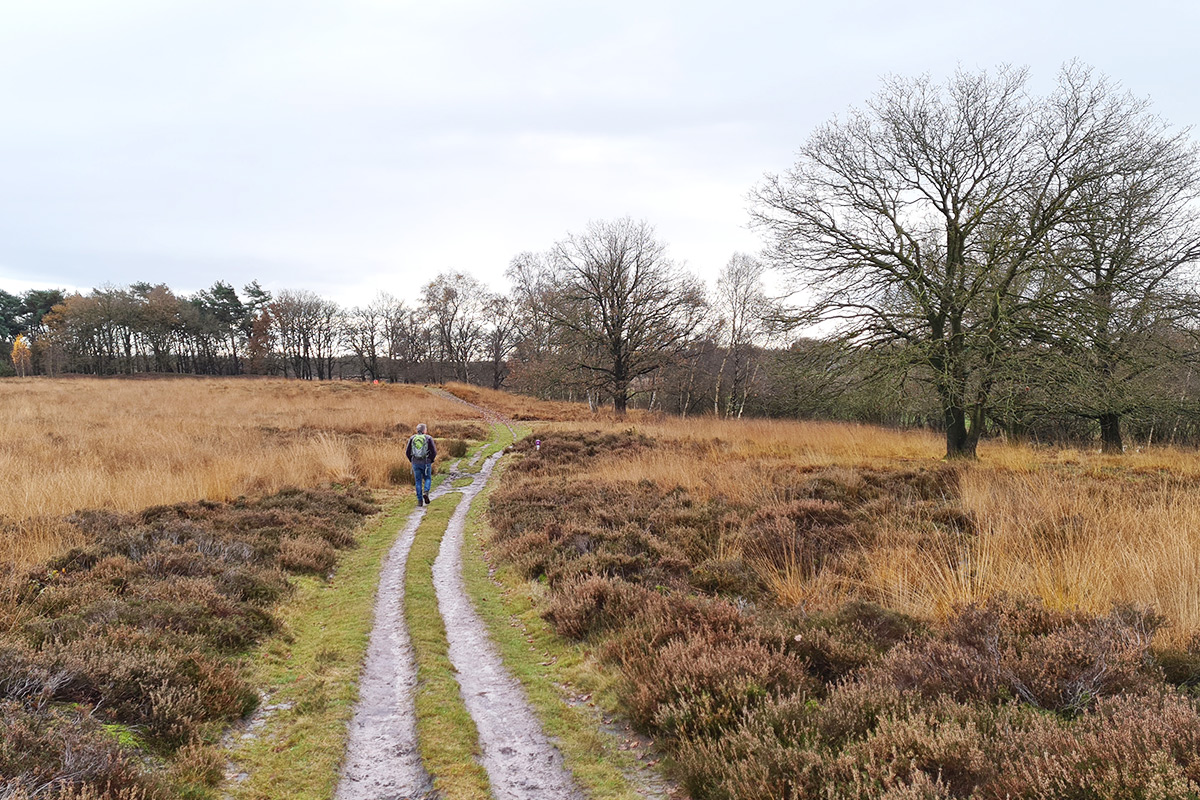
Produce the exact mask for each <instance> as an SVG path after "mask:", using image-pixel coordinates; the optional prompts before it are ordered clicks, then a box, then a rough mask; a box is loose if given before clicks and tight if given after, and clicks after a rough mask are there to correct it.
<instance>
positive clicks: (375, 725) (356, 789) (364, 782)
mask: <svg viewBox="0 0 1200 800" xmlns="http://www.w3.org/2000/svg"><path fill="white" fill-rule="evenodd" d="M455 399H457V398H455ZM467 405H471V404H469V403H468V404H467ZM475 408H478V410H479V411H480V412H482V414H483V416H484V417H485V418H486V419H487V420H488V421H489V422H493V423H499V424H505V425H507V421H506V420H503V419H502V418H500V417H498V416H497V415H496V414H495V413H494V412H491V411H489V410H487V409H483V408H479V407H478V406H475ZM509 430H510V431H511V427H510V428H509ZM501 455H502V453H495V454H493V455H492V456H491V457H489V458H488V459H487V460H486V461H484V463H483V465H482V466H481V467H480V468H479V471H478V472H477V473H470V472H460V471H459V469H458V465H457V464H455V465H453V466H452V467H451V468H450V470H449V475H448V476H447V477H446V479H445V480H444V481H443V482H442V484H441V485H440V486H439V487H438V488H437V489H436V490H434V491H433V492H432V494H431V497H433V498H437V497H440V496H442V495H445V494H448V493H452V492H461V495H462V496H461V497H460V499H459V501H458V505H457V507H456V508H455V511H454V514H453V515H452V516H451V518H450V522H449V524H448V526H447V529H446V532H445V534H444V535H443V537H442V544H441V549H440V550H439V553H438V557H437V560H436V561H435V562H434V566H433V580H434V587H435V589H436V592H437V598H438V608H439V611H440V612H441V615H442V619H443V622H444V623H445V627H446V638H447V641H448V643H449V655H450V660H451V662H452V663H453V664H454V668H455V670H456V678H457V680H458V683H459V686H460V689H461V692H462V696H463V700H464V703H465V704H466V706H467V710H468V711H469V712H470V714H471V717H472V718H473V719H474V721H475V725H476V727H477V729H478V731H479V737H480V750H481V752H482V754H483V757H482V761H483V766H484V768H485V769H486V770H487V773H488V778H489V780H490V782H491V785H492V792H493V794H494V795H495V797H496V798H497V800H533V799H534V798H537V799H538V800H542V799H543V798H544V799H545V800H559V799H560V798H561V799H562V800H574V799H575V798H581V797H582V795H581V794H580V792H579V791H578V789H577V788H576V787H575V785H574V782H573V781H572V779H571V776H570V775H569V773H568V772H567V770H566V768H565V767H564V766H563V760H562V756H561V755H560V754H559V752H558V750H557V749H556V748H555V747H554V746H553V745H552V744H551V743H550V742H549V740H548V739H547V738H546V735H545V733H543V732H542V728H541V723H540V722H539V721H538V719H537V717H536V716H535V715H534V712H533V709H532V708H531V707H530V705H529V702H528V701H527V700H526V698H525V694H524V690H523V689H522V688H521V686H520V684H519V683H518V682H517V681H516V680H515V679H514V678H513V677H512V676H511V675H509V673H508V671H507V670H506V669H505V668H504V665H503V663H502V661H501V659H500V656H499V654H498V653H497V651H496V649H495V647H494V646H493V645H492V643H491V641H490V639H489V638H488V634H487V628H486V626H485V625H484V623H483V621H482V620H481V619H480V618H479V616H478V615H477V614H476V613H475V609H474V607H473V606H472V604H471V600H470V598H469V597H468V595H467V592H466V587H465V586H464V584H463V580H462V557H461V551H462V537H463V534H464V528H465V525H466V519H467V514H468V512H469V510H470V506H471V502H472V501H473V500H474V499H475V497H476V496H477V495H478V494H479V492H480V491H482V489H483V488H484V486H485V485H486V483H487V481H488V479H489V478H490V477H491V474H492V470H493V468H494V467H495V465H496V462H497V461H498V460H499V459H500V457H501ZM481 456H482V450H481V451H480V453H478V454H476V456H475V458H473V459H472V460H471V462H470V466H472V467H474V466H475V465H476V464H478V463H479V460H480V457H481ZM461 478H471V479H472V482H471V484H470V485H469V486H466V487H462V488H455V487H453V486H452V485H451V484H452V483H453V482H454V481H455V480H458V479H461ZM424 516H425V510H424V509H423V508H419V509H414V510H413V512H412V513H411V514H410V515H409V518H408V521H407V523H406V524H405V526H404V529H403V530H402V531H401V532H400V535H399V536H398V538H397V539H396V543H395V544H394V545H393V546H392V549H391V551H390V552H389V553H388V557H387V559H386V561H385V563H384V565H383V569H382V571H381V573H380V580H379V588H378V591H377V595H376V601H375V624H374V627H373V628H372V631H371V639H370V643H369V645H368V650H367V657H366V661H365V663H364V666H363V672H362V675H361V678H360V681H359V701H358V704H357V705H356V706H355V710H354V717H353V720H352V721H351V723H350V731H349V738H348V741H347V746H346V757H345V760H344V762H343V768H342V776H341V780H340V782H339V784H338V788H337V793H336V795H335V797H336V798H337V800H401V798H424V797H434V796H436V795H435V793H434V791H433V781H432V779H431V777H430V775H429V774H428V773H427V772H426V771H425V768H424V766H423V765H422V763H421V756H420V751H419V750H418V748H417V729H416V710H415V693H416V689H417V668H416V660H415V656H414V653H413V648H412V643H411V641H410V639H409V635H408V631H407V629H406V627H405V624H404V580H405V570H406V566H407V560H408V554H409V551H410V550H411V548H412V545H413V540H414V538H415V536H416V531H417V527H418V526H419V525H420V523H421V520H422V518H423V517H424Z"/></svg>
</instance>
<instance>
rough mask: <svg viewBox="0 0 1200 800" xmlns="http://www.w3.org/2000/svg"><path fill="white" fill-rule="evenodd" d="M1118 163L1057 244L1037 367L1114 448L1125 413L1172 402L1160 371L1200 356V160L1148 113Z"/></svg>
mask: <svg viewBox="0 0 1200 800" xmlns="http://www.w3.org/2000/svg"><path fill="white" fill-rule="evenodd" d="M1120 151H1121V152H1122V154H1123V156H1122V159H1121V162H1120V170H1119V171H1115V172H1113V174H1110V175H1105V176H1102V177H1101V178H1099V179H1097V180H1096V181H1094V182H1092V183H1090V184H1088V185H1087V186H1085V187H1084V189H1083V190H1082V191H1081V193H1080V199H1079V202H1077V203H1076V206H1075V209H1074V213H1072V214H1071V215H1070V217H1069V218H1068V219H1067V221H1066V224H1065V225H1064V226H1063V228H1062V230H1061V232H1060V235H1059V236H1058V238H1057V241H1056V243H1055V244H1056V246H1055V248H1054V251H1053V258H1052V264H1053V270H1052V272H1051V274H1049V275H1048V276H1047V280H1046V281H1045V283H1044V289H1045V299H1046V303H1045V306H1044V309H1043V312H1042V313H1041V315H1040V316H1039V319H1038V330H1037V332H1038V333H1039V334H1041V336H1040V339H1041V341H1043V342H1048V343H1049V344H1050V346H1049V347H1048V348H1042V349H1037V350H1034V354H1035V356H1036V357H1035V358H1033V359H1032V361H1031V366H1032V368H1033V369H1034V370H1036V372H1037V375H1038V378H1039V380H1038V382H1039V383H1040V384H1042V385H1043V386H1044V387H1045V388H1046V390H1047V391H1046V392H1042V393H1039V394H1048V395H1049V396H1048V397H1047V401H1048V403H1047V404H1048V405H1050V404H1053V405H1054V406H1057V408H1059V409H1061V410H1064V411H1066V412H1068V413H1070V414H1073V415H1075V416H1078V417H1083V418H1086V419H1091V420H1094V421H1095V422H1097V423H1098V424H1099V427H1100V440H1101V444H1102V447H1103V449H1104V451H1105V452H1108V453H1119V452H1121V451H1122V450H1123V449H1124V442H1123V439H1122V435H1121V418H1122V417H1123V416H1124V415H1126V414H1128V413H1131V412H1137V411H1140V410H1144V409H1146V407H1147V406H1149V405H1152V404H1156V403H1162V402H1164V394H1165V392H1164V390H1165V388H1166V386H1165V381H1160V380H1157V379H1154V378H1155V376H1161V374H1162V373H1163V371H1164V370H1165V369H1168V368H1169V367H1170V366H1171V365H1172V364H1173V363H1177V362H1179V361H1182V360H1184V359H1186V358H1190V357H1191V356H1192V355H1193V354H1194V351H1195V347H1194V343H1193V342H1191V340H1190V339H1189V338H1187V337H1185V336H1182V335H1180V329H1181V328H1182V327H1184V326H1185V325H1187V324H1188V323H1190V322H1191V321H1192V320H1193V319H1194V318H1195V316H1196V312H1197V309H1198V305H1197V301H1196V297H1195V294H1194V292H1193V290H1192V287H1193V286H1194V285H1195V278H1196V274H1195V265H1196V261H1197V258H1198V257H1200V212H1198V211H1197V208H1196V200H1197V197H1198V195H1200V158H1198V154H1197V151H1196V148H1195V146H1194V145H1192V144H1191V143H1190V142H1189V141H1188V140H1187V138H1186V135H1185V134H1181V133H1171V132H1169V131H1168V130H1167V129H1166V127H1165V125H1164V124H1163V123H1161V122H1158V121H1154V120H1146V121H1144V122H1143V124H1142V125H1139V126H1134V127H1130V128H1129V129H1127V130H1126V131H1125V132H1124V134H1123V136H1122V137H1121V144H1120Z"/></svg>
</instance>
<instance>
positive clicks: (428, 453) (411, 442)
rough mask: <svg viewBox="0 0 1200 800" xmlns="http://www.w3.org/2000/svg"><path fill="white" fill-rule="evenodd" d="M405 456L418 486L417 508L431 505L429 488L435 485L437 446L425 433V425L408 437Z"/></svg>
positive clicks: (422, 424) (418, 427) (414, 481)
mask: <svg viewBox="0 0 1200 800" xmlns="http://www.w3.org/2000/svg"><path fill="white" fill-rule="evenodd" d="M404 455H406V456H407V457H408V460H409V461H410V462H411V463H412V471H413V483H415V484H416V485H417V507H418V508H420V507H421V506H427V505H429V488H430V485H431V484H432V483H433V460H434V459H435V458H437V445H435V444H434V443H433V437H432V436H430V435H429V434H427V433H425V423H424V422H422V423H421V424H420V425H418V426H417V432H416V433H414V434H413V435H412V436H410V437H408V447H406V448H404Z"/></svg>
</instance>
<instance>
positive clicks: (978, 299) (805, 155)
mask: <svg viewBox="0 0 1200 800" xmlns="http://www.w3.org/2000/svg"><path fill="white" fill-rule="evenodd" d="M1025 84H1026V73H1025V72H1024V71H1023V70H1014V69H1010V68H1002V69H1000V70H998V71H997V73H996V74H994V75H989V74H987V73H986V72H980V73H967V72H963V71H959V72H958V73H956V74H955V75H954V76H953V77H952V78H951V79H950V80H949V81H948V82H947V83H946V85H945V86H937V85H935V84H934V83H933V82H932V81H931V80H930V79H929V78H928V77H922V78H917V79H904V78H895V77H893V78H889V79H887V80H886V81H885V82H884V86H883V89H882V90H881V91H880V92H879V93H878V94H877V95H876V96H875V98H874V99H873V100H871V101H870V102H869V103H868V105H867V107H866V109H865V110H854V111H851V112H850V114H849V116H848V117H847V118H846V119H844V120H835V121H833V122H830V123H827V124H825V125H824V126H822V127H821V128H819V129H818V130H817V131H816V132H815V133H814V134H813V135H812V136H811V138H810V139H809V140H808V142H807V143H806V144H805V145H804V147H803V148H802V149H801V151H800V157H799V160H798V161H797V163H796V164H795V166H794V167H793V168H792V169H791V170H790V171H788V172H787V173H785V174H784V175H782V176H779V175H769V176H767V178H766V180H765V181H764V183H762V184H761V185H760V186H759V187H758V188H757V189H756V191H755V193H754V197H755V199H756V208H755V212H754V214H755V219H756V221H757V223H758V225H759V226H760V228H761V229H762V230H763V231H765V233H766V234H767V236H768V237H769V241H770V249H769V254H770V257H771V259H772V261H773V262H774V263H775V264H776V265H778V266H779V267H781V268H783V269H785V270H787V271H789V272H790V273H791V274H793V275H794V276H795V277H796V278H797V279H799V280H800V281H803V283H804V287H803V288H804V291H805V292H806V293H807V297H806V298H804V300H803V301H802V304H801V306H800V308H799V309H798V313H797V321H798V322H809V323H811V322H815V321H818V320H823V321H826V322H831V323H835V324H836V325H837V326H838V327H839V328H840V331H839V332H840V333H842V334H843V335H845V336H847V337H848V338H850V339H851V340H852V341H854V342H855V343H857V344H858V345H859V346H865V347H872V346H881V345H884V346H891V345H896V344H900V345H903V352H904V353H905V354H906V355H907V357H908V358H909V359H910V364H911V366H913V367H916V368H917V369H918V371H919V373H920V374H922V375H923V376H925V378H926V379H928V380H929V381H930V382H931V383H932V384H933V386H934V388H935V390H936V392H937V395H938V397H939V399H940V402H941V405H942V413H943V424H944V426H945V431H946V455H947V457H964V456H965V457H973V456H974V454H975V448H976V444H977V442H978V440H979V436H980V434H981V433H982V430H983V426H984V422H985V413H986V410H987V404H988V399H989V397H990V395H991V393H992V389H993V386H994V384H995V382H996V380H997V375H998V370H999V369H1000V368H1001V367H1002V366H1003V358H1004V355H1005V353H1006V351H1007V349H1008V348H1009V347H1010V345H1011V342H1012V340H1013V338H1014V337H1015V336H1016V335H1017V333H1016V332H1017V328H1019V326H1020V324H1021V322H1022V320H1023V317H1024V315H1025V313H1026V310H1027V308H1026V307H1027V303H1028V300H1029V298H1030V296H1031V291H1030V290H1031V287H1032V286H1033V284H1034V283H1035V282H1036V281H1037V279H1038V270H1039V268H1041V267H1044V266H1045V265H1046V260H1047V259H1046V255H1047V250H1048V240H1049V239H1050V236H1051V233H1052V232H1054V231H1055V230H1056V228H1058V227H1059V226H1060V225H1062V224H1063V222H1064V220H1065V219H1066V218H1067V216H1068V214H1069V213H1070V212H1071V210H1072V208H1073V207H1074V205H1075V203H1076V201H1077V200H1078V198H1079V195H1080V192H1081V190H1082V189H1083V187H1085V186H1087V185H1089V184H1091V183H1094V182H1095V181H1096V180H1097V179H1098V178H1100V177H1103V176H1104V175H1108V174H1112V173H1113V172H1115V171H1117V170H1118V169H1119V161H1120V153H1119V151H1118V149H1117V146H1116V145H1117V143H1118V142H1119V141H1120V134H1121V132H1122V131H1123V130H1126V129H1128V128H1129V127H1130V126H1137V125H1139V124H1140V120H1141V113H1142V112H1141V109H1140V107H1139V106H1138V104H1137V103H1133V102H1131V101H1130V100H1129V99H1128V98H1127V97H1124V96H1119V95H1118V94H1117V93H1116V92H1115V91H1113V89H1112V88H1111V87H1110V86H1109V85H1108V84H1107V83H1106V82H1105V81H1104V80H1102V79H1100V80H1098V79H1095V78H1093V76H1092V75H1091V73H1090V71H1089V70H1087V69H1086V68H1083V67H1080V66H1078V65H1068V66H1067V67H1065V68H1064V69H1063V71H1062V72H1061V74H1060V78H1059V85H1058V88H1057V90H1056V91H1055V92H1054V93H1053V94H1051V95H1050V96H1049V97H1046V98H1044V99H1037V98H1031V97H1029V96H1028V94H1027V93H1026V91H1025Z"/></svg>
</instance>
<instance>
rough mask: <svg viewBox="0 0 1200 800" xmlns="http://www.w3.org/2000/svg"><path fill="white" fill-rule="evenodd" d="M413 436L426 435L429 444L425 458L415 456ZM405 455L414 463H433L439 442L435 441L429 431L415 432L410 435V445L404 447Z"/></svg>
mask: <svg viewBox="0 0 1200 800" xmlns="http://www.w3.org/2000/svg"><path fill="white" fill-rule="evenodd" d="M413 436H424V437H425V438H426V439H427V440H428V442H429V446H428V447H427V448H426V451H427V452H426V455H425V458H413V451H412V440H413ZM404 455H405V456H406V457H407V458H408V460H409V461H411V462H412V463H414V464H432V463H433V460H434V459H435V458H437V444H436V443H434V441H433V437H432V436H430V435H429V434H428V433H414V434H413V435H412V436H410V437H408V446H407V447H405V448H404Z"/></svg>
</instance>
